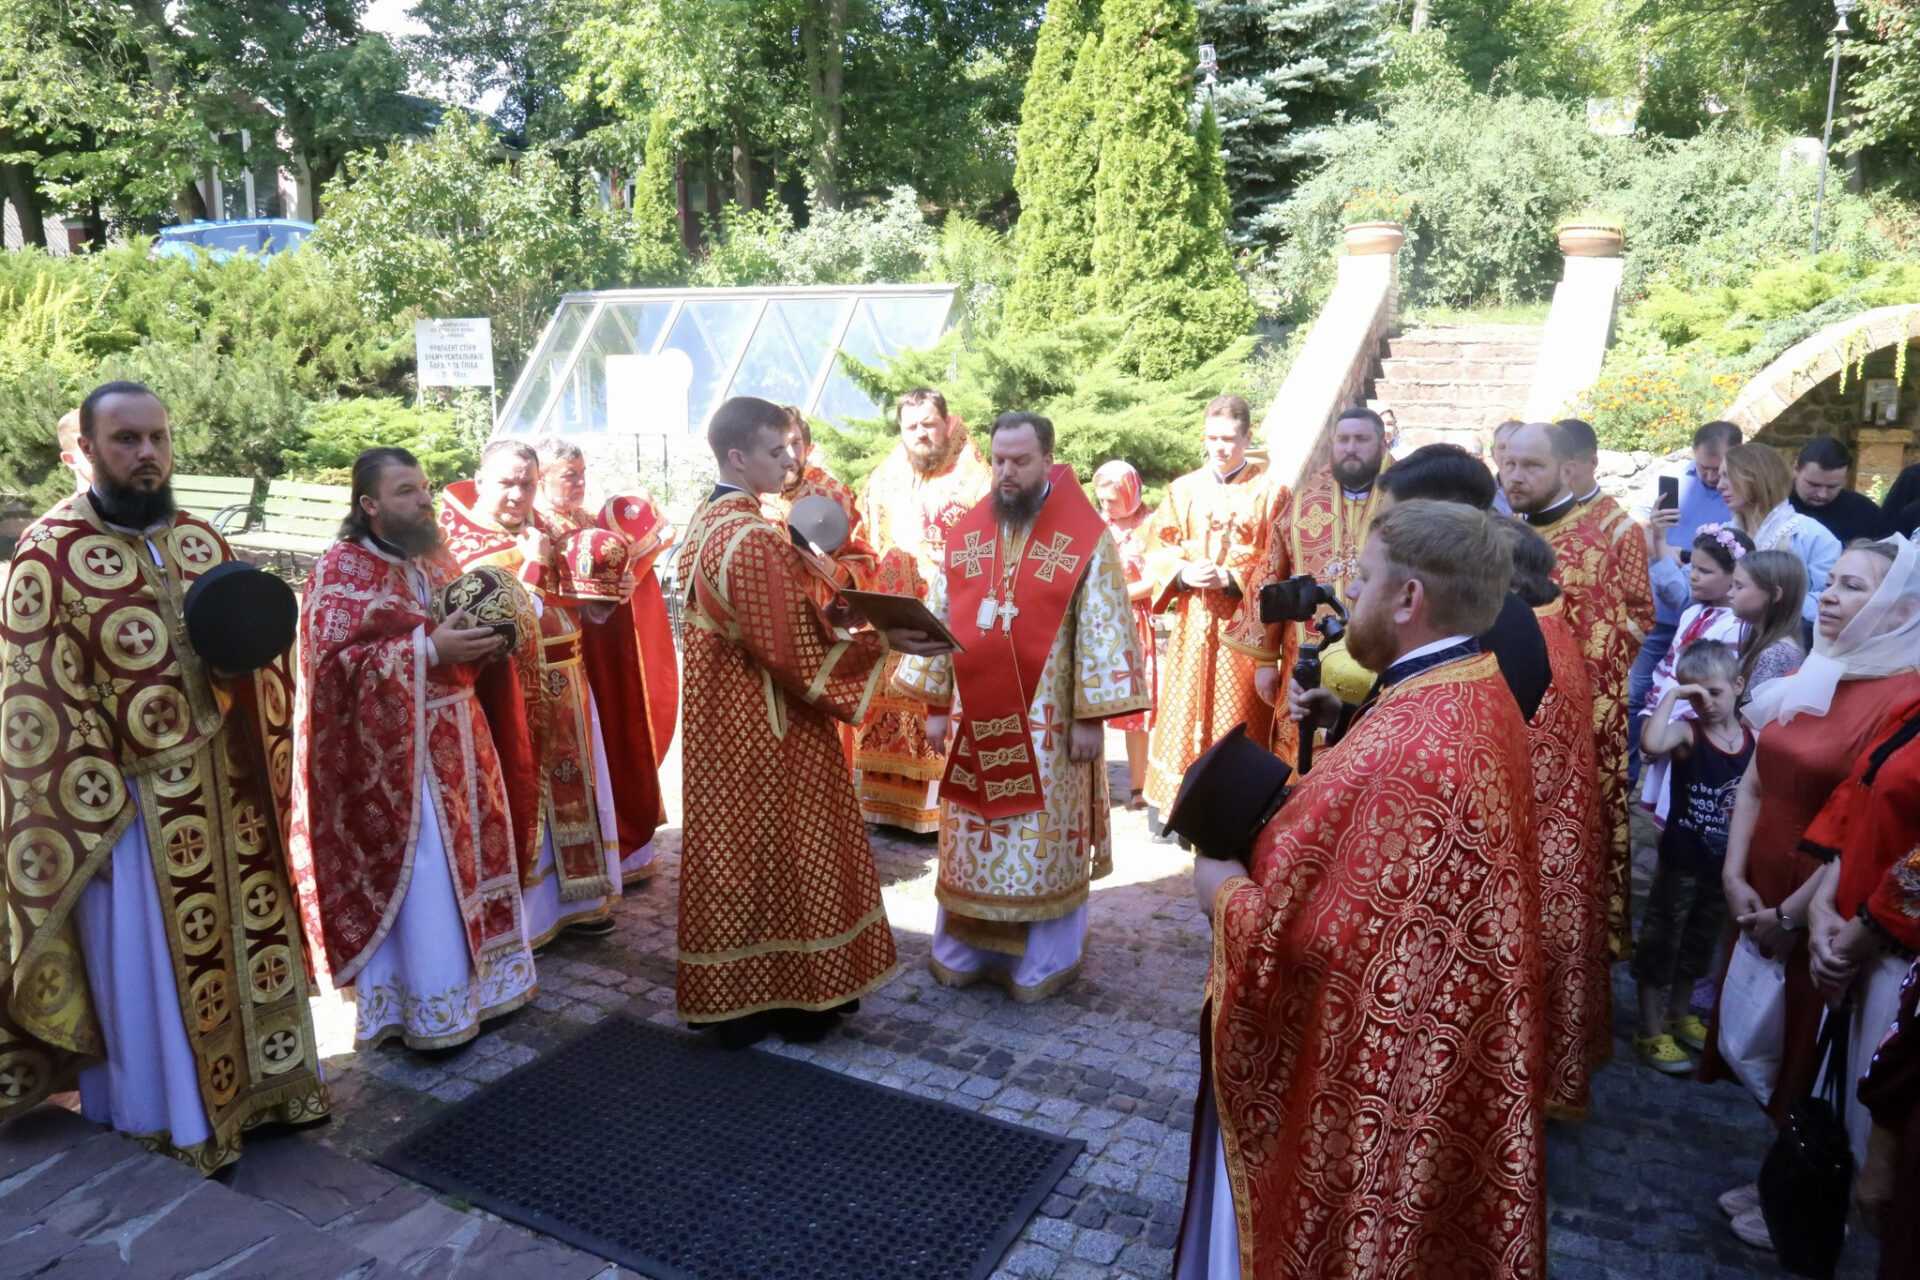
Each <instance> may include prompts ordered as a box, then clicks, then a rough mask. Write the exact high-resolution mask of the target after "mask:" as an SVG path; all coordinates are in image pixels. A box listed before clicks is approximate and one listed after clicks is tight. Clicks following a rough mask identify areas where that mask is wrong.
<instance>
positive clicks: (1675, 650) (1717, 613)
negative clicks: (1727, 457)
mask: <svg viewBox="0 0 1920 1280" xmlns="http://www.w3.org/2000/svg"><path fill="white" fill-rule="evenodd" d="M1752 552H1753V539H1751V538H1749V537H1748V536H1747V535H1746V534H1744V533H1742V532H1741V531H1740V530H1739V529H1736V528H1734V527H1733V526H1732V525H1730V524H1703V525H1701V526H1700V528H1699V530H1698V532H1696V533H1695V534H1694V539H1693V555H1692V557H1691V558H1690V560H1689V561H1688V564H1687V583H1688V586H1689V588H1690V589H1691V590H1692V592H1693V603H1692V604H1690V605H1688V606H1687V609H1686V612H1684V613H1682V614H1681V615H1680V621H1679V624H1678V625H1677V626H1676V627H1675V628H1674V633H1673V647H1672V648H1670V649H1668V650H1667V655H1666V657H1664V658H1662V659H1660V665H1659V666H1658V667H1656V668H1654V672H1653V685H1652V687H1651V688H1649V689H1648V690H1647V701H1646V704H1645V707H1644V710H1645V711H1646V712H1647V713H1648V714H1649V715H1651V714H1652V712H1653V711H1654V710H1656V709H1657V708H1658V707H1659V706H1660V703H1661V701H1662V699H1664V698H1665V697H1666V695H1667V690H1669V689H1671V688H1673V685H1674V679H1675V677H1674V671H1675V669H1676V668H1677V667H1678V665H1679V662H1680V659H1681V657H1682V655H1684V654H1685V653H1686V651H1687V649H1688V647H1689V646H1691V645H1695V644H1698V643H1699V642H1700V641H1702V640H1717V641H1719V642H1720V643H1722V644H1725V645H1727V646H1728V647H1729V648H1732V649H1735V650H1738V648H1739V646H1740V636H1741V632H1742V630H1743V629H1744V628H1745V625H1746V624H1744V623H1742V622H1741V621H1740V618H1739V616H1738V615H1737V614H1735V613H1734V611H1733V608H1732V598H1733V573H1734V569H1735V568H1736V567H1737V566H1738V565H1739V564H1740V562H1741V561H1742V560H1743V559H1745V558H1746V557H1747V556H1748V555H1750V554H1751V553H1752ZM1671 714H1672V716H1673V717H1674V718H1675V719H1687V718H1689V717H1691V716H1692V715H1693V710H1692V708H1691V707H1690V706H1689V705H1688V704H1687V703H1685V702H1684V701H1683V702H1679V703H1676V704H1675V706H1674V708H1673V711H1672V713H1671ZM1667 767H1668V766H1667V762H1666V761H1665V760H1658V761H1649V762H1648V765H1647V767H1646V768H1644V769H1642V770H1641V777H1640V805H1641V807H1642V808H1644V809H1649V810H1651V811H1652V812H1653V820H1654V823H1655V824H1656V825H1661V824H1664V823H1665V822H1666V820H1667Z"/></svg>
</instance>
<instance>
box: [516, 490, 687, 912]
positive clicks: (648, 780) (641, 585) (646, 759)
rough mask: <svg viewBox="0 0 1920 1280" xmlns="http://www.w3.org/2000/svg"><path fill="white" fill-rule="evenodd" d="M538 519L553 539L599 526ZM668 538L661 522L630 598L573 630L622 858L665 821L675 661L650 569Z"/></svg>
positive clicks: (574, 516) (548, 515) (644, 550)
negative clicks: (664, 768)
mask: <svg viewBox="0 0 1920 1280" xmlns="http://www.w3.org/2000/svg"><path fill="white" fill-rule="evenodd" d="M540 518H541V520H542V521H543V522H544V523H545V524H546V526H547V527H548V528H549V529H551V530H552V531H553V532H554V534H555V535H556V536H564V535H566V534H569V533H573V532H575V531H577V530H580V529H584V528H588V527H591V526H595V525H598V524H600V521H598V520H596V519H594V517H593V516H592V515H590V514H589V513H588V512H586V511H582V510H573V511H566V510H562V509H560V508H558V507H545V506H543V507H541V508H540ZM674 533H675V530H674V528H673V526H672V525H670V524H668V523H666V521H665V520H662V521H661V522H660V523H659V524H657V525H655V526H654V528H653V529H652V530H651V531H649V532H648V534H647V535H646V537H645V539H643V540H642V541H641V542H640V543H638V544H637V545H636V546H635V547H634V548H633V552H632V556H631V558H630V559H629V560H628V562H627V569H628V571H629V572H630V573H631V574H632V575H633V577H634V580H635V582H636V584H637V585H636V586H635V587H634V592H633V594H632V595H631V596H629V597H628V598H627V599H625V600H623V601H621V602H620V603H619V604H618V605H616V606H615V607H614V609H613V612H612V614H611V615H610V616H609V617H608V618H607V619H606V620H605V621H604V622H601V623H598V624H597V625H593V626H588V627H582V628H581V629H580V631H581V641H580V644H581V652H582V654H583V655H584V657H585V661H586V670H587V685H588V687H589V688H590V689H592V691H593V700H594V706H595V707H596V708H597V709H598V710H599V713H600V736H601V739H602V742H603V744H604V746H605V749H606V753H607V769H608V770H609V771H610V772H611V773H612V775H613V777H614V778H615V779H616V781H617V783H618V785H616V786H615V787H614V788H613V809H614V817H615V820H616V822H617V824H618V826H619V828H620V829H619V832H618V844H619V846H620V852H621V853H622V854H623V855H625V854H631V853H633V852H635V851H636V850H639V849H642V848H645V847H646V845H647V843H648V842H649V841H650V840H652V839H653V833H654V832H655V831H657V830H659V829H660V827H661V825H662V824H664V823H665V822H666V820H667V810H666V804H665V801H664V799H663V797H662V795H661V791H660V761H661V760H663V759H665V758H666V754H667V747H668V745H669V744H670V743H671V742H672V741H673V725H674V721H675V719H676V718H677V717H678V716H679V712H680V705H679V704H680V662H679V655H678V653H677V652H676V651H675V649H674V644H673V628H672V626H671V624H670V623H669V622H668V619H667V608H666V598H665V597H664V596H663V595H662V594H661V591H660V579H659V578H658V576H656V575H655V573H654V571H653V567H654V563H655V562H656V561H657V560H658V559H659V558H660V556H661V555H663V554H665V553H666V551H667V550H668V548H670V547H671V546H672V545H673V539H674ZM652 873H653V868H652V864H651V863H649V864H648V865H647V867H646V868H645V869H644V870H642V871H640V872H638V873H632V872H630V873H629V874H628V876H627V878H628V879H629V880H642V879H645V878H646V877H647V876H649V875H651V874H652Z"/></svg>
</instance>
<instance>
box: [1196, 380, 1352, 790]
mask: <svg viewBox="0 0 1920 1280" xmlns="http://www.w3.org/2000/svg"><path fill="white" fill-rule="evenodd" d="M1327 448H1328V454H1329V456H1328V461H1327V465H1326V466H1324V467H1321V468H1319V469H1318V470H1317V471H1315V472H1314V473H1313V475H1311V476H1309V477H1308V478H1307V479H1306V481H1305V482H1304V483H1302V484H1301V486H1300V488H1299V490H1298V491H1297V492H1296V493H1294V494H1293V496H1292V498H1291V500H1289V501H1288V502H1286V503H1283V504H1282V505H1281V506H1280V508H1279V509H1278V510H1277V511H1276V512H1275V513H1274V519H1273V527H1272V528H1271V529H1270V530H1269V531H1268V532H1267V537H1266V547H1267V558H1266V563H1265V564H1264V565H1262V566H1261V569H1260V572H1259V573H1257V574H1255V575H1254V577H1253V581H1252V583H1251V584H1250V585H1249V587H1248V590H1247V593H1246V597H1245V598H1244V599H1243V600H1241V602H1240V616H1239V617H1238V618H1237V619H1236V620H1235V623H1234V626H1233V629H1232V630H1231V631H1230V632H1229V633H1228V635H1227V638H1226V639H1227V643H1228V644H1229V645H1231V646H1233V647H1234V648H1236V649H1238V650H1239V651H1240V652H1242V653H1246V654H1251V655H1253V656H1254V657H1255V658H1256V659H1257V660H1258V661H1259V664H1260V670H1259V671H1258V672H1257V673H1256V674H1255V681H1256V684H1257V687H1258V689H1259V693H1260V697H1261V699H1262V701H1264V702H1270V703H1271V702H1277V700H1278V697H1279V691H1280V690H1281V689H1283V688H1285V687H1286V683H1287V679H1288V677H1289V675H1290V674H1291V672H1292V668H1293V660H1294V655H1295V652H1296V649H1297V646H1298V645H1299V644H1300V643H1312V637H1311V636H1307V637H1302V636H1301V635H1299V634H1298V632H1297V629H1296V628H1294V627H1292V626H1290V625H1289V626H1286V627H1282V626H1281V625H1280V624H1277V623H1265V622H1262V621H1261V620H1260V589H1261V588H1262V587H1264V586H1266V585H1267V584H1268V583H1272V582H1279V581H1282V580H1283V579H1286V578H1289V577H1291V576H1293V575H1294V574H1302V573H1303V574H1306V575H1307V576H1309V577H1311V578H1312V579H1314V581H1316V582H1319V583H1322V584H1324V585H1325V586H1329V587H1332V588H1333V589H1334V591H1335V592H1339V593H1344V592H1345V591H1346V588H1347V582H1348V581H1349V579H1351V577H1352V576H1353V567H1354V565H1355V564H1357V563H1358V562H1359V559H1360V544H1361V543H1363V542H1365V541H1366V538H1367V526H1368V525H1369V523H1370V522H1371V521H1372V520H1373V517H1374V516H1375V515H1376V514H1377V513H1378V512H1379V510H1380V504H1381V499H1382V497H1383V496H1384V494H1383V489H1382V486H1381V485H1380V484H1379V483H1378V481H1379V479H1380V473H1381V472H1382V471H1384V470H1385V469H1386V467H1387V462H1388V459H1387V428H1386V424H1385V423H1384V422H1383V421H1382V420H1381V418H1380V415H1379V414H1377V413H1375V412H1374V411H1373V410H1371V409H1368V408H1364V407H1356V408H1352V409H1348V410H1347V411H1346V412H1344V413H1342V414H1341V415H1340V417H1339V420H1338V421H1336V422H1335V423H1334V424H1333V435H1332V436H1331V438H1330V439H1329V440H1328V442H1327ZM1329 612H1331V610H1328V609H1326V608H1325V607H1322V609H1321V611H1320V613H1321V616H1322V617H1324V616H1325V615H1326V614H1327V613H1329ZM1320 663H1321V684H1322V687H1324V688H1327V689H1331V690H1333V691H1334V692H1335V693H1336V694H1338V695H1339V696H1340V697H1342V698H1343V699H1346V700H1348V701H1350V702H1358V701H1359V699H1361V698H1363V697H1365V696H1366V690H1367V688H1368V686H1369V685H1371V684H1372V682H1373V673H1372V672H1369V671H1364V670H1362V669H1361V668H1360V666H1359V664H1358V663H1355V662H1354V661H1353V660H1352V658H1351V657H1350V656H1349V655H1348V653H1347V648H1346V646H1345V645H1344V644H1335V645H1332V646H1331V647H1329V648H1328V649H1326V650H1325V651H1324V652H1323V653H1322V654H1321V657H1320ZM1298 743H1299V728H1298V726H1297V725H1296V724H1295V723H1294V721H1293V719H1292V718H1291V717H1290V716H1287V715H1285V714H1279V715H1275V716H1274V717H1273V719H1272V729H1271V736H1270V738H1269V739H1268V742H1267V746H1268V749H1269V750H1271V751H1273V752H1274V753H1275V754H1276V755H1279V756H1281V757H1282V758H1284V759H1287V760H1291V759H1293V758H1294V755H1295V753H1296V751H1297V750H1298Z"/></svg>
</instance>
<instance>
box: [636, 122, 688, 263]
mask: <svg viewBox="0 0 1920 1280" xmlns="http://www.w3.org/2000/svg"><path fill="white" fill-rule="evenodd" d="M673 144H674V138H673V124H672V122H671V121H670V120H669V119H668V118H667V113H666V111H665V110H663V109H662V108H659V107H655V108H654V110H653V118H652V119H651V120H649V121H648V122H647V149H646V152H645V153H644V155H643V156H642V159H641V163H640V173H639V175H638V179H637V181H635V183H634V192H633V229H634V231H635V233H636V239H637V240H638V242H639V243H638V244H637V245H636V248H635V256H636V259H637V261H636V264H635V265H636V268H637V269H638V270H639V271H640V272H641V273H642V274H643V275H648V276H654V275H657V276H660V277H662V278H665V277H669V276H671V275H673V274H674V273H675V272H677V271H679V270H681V269H683V268H684V267H685V265H686V247H685V242H684V241H683V240H682V238H681V234H680V209H679V202H678V199H677V196H678V186H677V185H676V183H675V181H674V159H675V157H674V145H673Z"/></svg>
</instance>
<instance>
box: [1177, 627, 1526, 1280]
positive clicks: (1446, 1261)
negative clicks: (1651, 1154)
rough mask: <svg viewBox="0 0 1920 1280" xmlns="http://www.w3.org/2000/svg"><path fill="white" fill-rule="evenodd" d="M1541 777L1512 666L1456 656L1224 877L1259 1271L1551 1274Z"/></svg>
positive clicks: (1235, 1144)
mask: <svg viewBox="0 0 1920 1280" xmlns="http://www.w3.org/2000/svg"><path fill="white" fill-rule="evenodd" d="M1529 786H1530V784H1529V773H1528V763H1527V757H1526V728H1525V725H1524V724H1523V723H1522V722H1521V720H1520V715H1519V711H1518V709H1517V708H1516V707H1515V706H1514V702H1513V695H1512V694H1511V693H1509V692H1508V691H1507V687H1506V683H1505V682H1504V681H1503V680H1502V679H1501V676H1500V671H1499V666H1498V664H1497V662H1496V661H1495V659H1494V658H1493V657H1492V656H1491V655H1486V654H1482V655H1477V656H1474V657H1471V658H1466V659H1462V660H1458V661H1455V662H1449V663H1446V664H1443V665H1441V666H1438V667H1434V668H1432V669H1430V670H1428V671H1425V672H1423V673H1421V674H1419V675H1415V676H1412V677H1410V678H1409V679H1407V680H1405V681H1404V682H1402V683H1400V684H1397V685H1393V686H1391V687H1389V688H1388V689H1387V690H1386V691H1385V692H1384V693H1382V694H1381V695H1380V698H1379V700H1378V702H1377V703H1375V705H1374V706H1373V708H1372V709H1371V710H1370V711H1369V712H1368V713H1366V714H1365V715H1363V716H1361V717H1360V718H1359V719H1358V720H1357V721H1356V722H1355V724H1354V727H1353V728H1352V730H1351V731H1349V732H1348V734H1347V735H1346V737H1345V738H1343V739H1342V740H1341V741H1340V742H1338V743H1337V744H1335V745H1334V746H1332V747H1330V748H1329V749H1328V750H1327V752H1326V754H1324V755H1323V756H1321V757H1319V759H1317V760H1316V761H1315V763H1314V767H1313V771H1312V772H1311V773H1309V774H1308V775H1307V776H1306V778H1305V780H1304V781H1303V782H1302V783H1301V785H1300V787H1299V788H1298V789H1297V790H1296V791H1295V792H1294V793H1293V796H1292V798H1291V799H1290V800H1288V802H1287V804H1286V806H1285V807H1284V808H1282V809H1281V810H1280V812H1279V813H1278V814H1277V815H1276V816H1275V817H1274V819H1273V820H1272V821H1271V822H1270V823H1269V824H1268V825H1267V828H1266V830H1265V831H1264V832H1263V833H1262V834H1261V835H1260V837H1259V838H1258V840H1257V841H1256V843H1255V847H1254V856H1253V861H1252V872H1251V877H1252V878H1251V879H1233V880H1229V881H1228V882H1227V883H1226V884H1225V885H1223V886H1222V887H1221V890H1220V893H1219V895H1218V896H1217V897H1216V898H1215V900H1214V915H1213V934H1214V941H1213V960H1212V967H1211V971H1210V973H1209V976H1208V996H1209V1018H1210V1020H1209V1022H1208V1024H1207V1029H1206V1038H1207V1044H1206V1045H1205V1049H1206V1051H1207V1052H1206V1055H1205V1063H1206V1067H1207V1074H1208V1075H1210V1076H1211V1085H1212V1088H1213V1099H1214V1102H1215V1104H1216V1106H1217V1108H1218V1111H1219V1116H1220V1131H1221V1138H1222V1142H1223V1145H1224V1149H1225V1154H1226V1164H1227V1172H1228V1180H1229V1182H1230V1183H1231V1185H1232V1190H1233V1201H1234V1211H1235V1216H1236V1217H1237V1219H1238V1225H1239V1239H1240V1264H1241V1265H1240V1273H1241V1275H1243V1276H1245V1277H1247V1278H1248V1280H1282V1278H1283V1277H1284V1278H1292V1277H1301V1276H1339V1275H1369V1276H1421V1277H1426V1276H1462V1277H1464V1276H1473V1277H1476V1278H1482V1277H1540V1276H1543V1275H1544V1274H1545V1269H1546V1258H1545V1253H1546V1243H1547V1240H1546V1225H1547V1224H1546V1187H1545V1183H1544V1158H1545V1132H1544V1127H1543V1122H1542V1113H1541V1069H1542V1065H1543V1058H1544V1036H1543V1028H1542V1010H1541V1007H1540V1004H1541V1002H1540V985H1541V961H1540V951H1539V941H1538V938H1537V937H1536V935H1535V931H1534V928H1533V923H1534V921H1536V920H1537V919H1538V918H1539V915H1538V912H1539V886H1538V876H1537V873H1536V872H1535V870H1534V867H1533V854H1532V839H1533V814H1532V807H1533V806H1532V796H1531V794H1530V790H1529ZM1202 1087H1203V1088H1204V1087H1206V1086H1205V1085H1203V1086H1202ZM1200 1155H1201V1158H1203V1159H1212V1158H1213V1154H1212V1153H1211V1152H1203V1153H1200Z"/></svg>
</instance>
